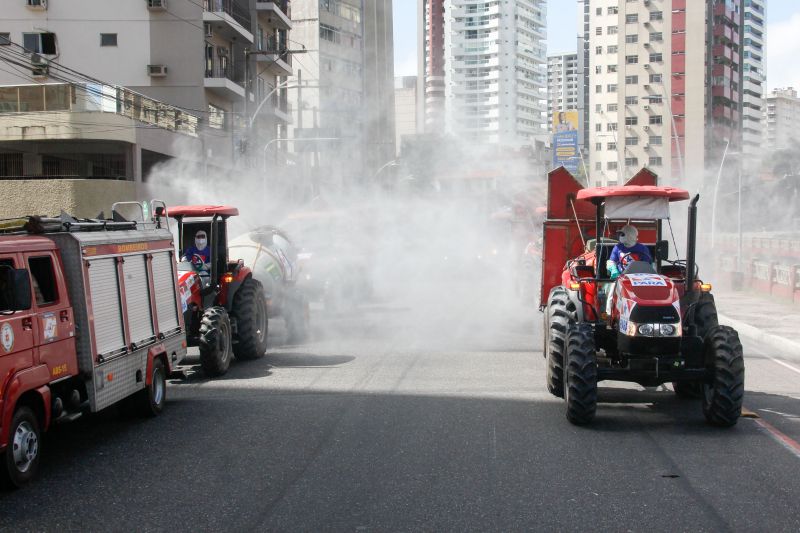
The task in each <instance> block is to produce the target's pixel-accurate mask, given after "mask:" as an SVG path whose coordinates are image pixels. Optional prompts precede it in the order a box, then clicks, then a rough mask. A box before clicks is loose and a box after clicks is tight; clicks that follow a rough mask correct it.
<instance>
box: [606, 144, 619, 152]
mask: <svg viewBox="0 0 800 533" xmlns="http://www.w3.org/2000/svg"><path fill="white" fill-rule="evenodd" d="M607 147H608V151H609V152H613V151H615V150H616V149H617V143H608V145H607Z"/></svg>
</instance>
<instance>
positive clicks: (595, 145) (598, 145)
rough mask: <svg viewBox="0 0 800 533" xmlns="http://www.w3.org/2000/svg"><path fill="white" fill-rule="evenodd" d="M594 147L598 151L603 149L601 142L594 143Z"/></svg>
mask: <svg viewBox="0 0 800 533" xmlns="http://www.w3.org/2000/svg"><path fill="white" fill-rule="evenodd" d="M594 149H595V150H596V151H598V152H602V151H603V143H594Z"/></svg>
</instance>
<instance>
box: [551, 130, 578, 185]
mask: <svg viewBox="0 0 800 533" xmlns="http://www.w3.org/2000/svg"><path fill="white" fill-rule="evenodd" d="M580 157H581V156H580V154H579V153H578V132H577V131H575V130H572V131H562V132H558V133H554V134H553V166H554V167H556V168H557V167H561V166H563V167H564V168H566V169H567V170H569V171H570V172H571V173H572V174H573V175H574V174H577V172H578V167H579V166H580Z"/></svg>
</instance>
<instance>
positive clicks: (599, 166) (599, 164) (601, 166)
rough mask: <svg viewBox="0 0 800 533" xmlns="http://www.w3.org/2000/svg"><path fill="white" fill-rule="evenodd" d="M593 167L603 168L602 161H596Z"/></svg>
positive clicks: (596, 168)
mask: <svg viewBox="0 0 800 533" xmlns="http://www.w3.org/2000/svg"><path fill="white" fill-rule="evenodd" d="M594 169H595V170H603V163H601V162H600V161H598V162H597V163H595V164H594Z"/></svg>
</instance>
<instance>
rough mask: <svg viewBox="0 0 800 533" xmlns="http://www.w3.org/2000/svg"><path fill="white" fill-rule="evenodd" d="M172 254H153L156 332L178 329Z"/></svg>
mask: <svg viewBox="0 0 800 533" xmlns="http://www.w3.org/2000/svg"><path fill="white" fill-rule="evenodd" d="M173 261H174V259H173V255H172V252H159V253H154V254H153V287H154V288H155V291H156V309H157V310H158V311H157V312H158V330H159V332H161V333H169V332H171V331H174V330H176V329H178V306H177V302H176V300H175V289H176V287H175V278H174V275H173V273H172V268H173Z"/></svg>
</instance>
